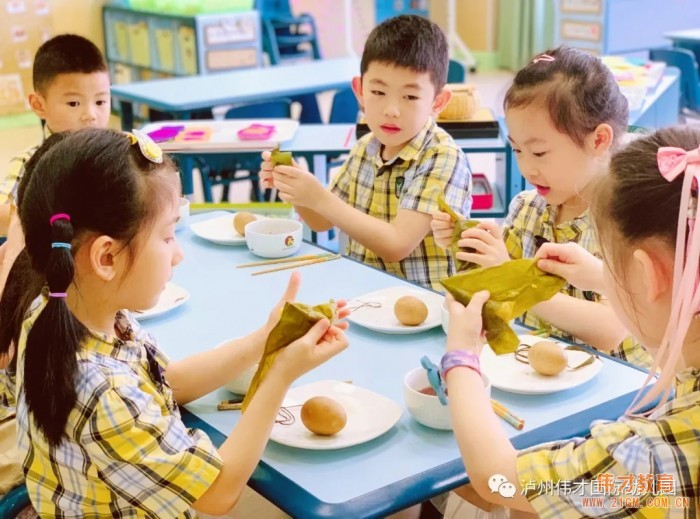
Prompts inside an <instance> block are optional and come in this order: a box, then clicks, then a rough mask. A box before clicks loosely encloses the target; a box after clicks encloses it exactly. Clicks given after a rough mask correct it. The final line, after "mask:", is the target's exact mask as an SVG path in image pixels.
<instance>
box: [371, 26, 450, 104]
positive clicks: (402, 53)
mask: <svg viewBox="0 0 700 519" xmlns="http://www.w3.org/2000/svg"><path fill="white" fill-rule="evenodd" d="M374 61H377V62H380V63H387V64H389V65H393V66H396V67H403V68H407V69H410V70H413V71H415V72H428V73H429V74H430V80H431V81H432V83H433V86H434V87H435V95H437V94H438V93H439V92H440V90H442V87H444V86H445V83H446V81H447V68H448V66H449V49H448V47H447V38H445V33H444V32H442V29H440V27H438V26H437V25H436V24H435V23H434V22H431V21H430V20H428V19H426V18H423V17H422V16H417V15H414V14H404V15H401V16H396V17H394V18H389V19H388V20H385V21H383V22H382V23H380V24H379V25H377V26H376V27H375V28H374V29H373V30H372V32H371V33H370V34H369V36H368V37H367V42H366V43H365V48H364V50H363V51H362V60H361V62H360V73H361V74H362V75H363V76H364V75H365V73H366V72H367V69H368V68H369V65H370V63H372V62H374Z"/></svg>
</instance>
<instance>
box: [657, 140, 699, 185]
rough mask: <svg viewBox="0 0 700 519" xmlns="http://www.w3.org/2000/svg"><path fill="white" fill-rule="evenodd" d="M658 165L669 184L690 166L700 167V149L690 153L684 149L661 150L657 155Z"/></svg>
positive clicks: (669, 148) (665, 148)
mask: <svg viewBox="0 0 700 519" xmlns="http://www.w3.org/2000/svg"><path fill="white" fill-rule="evenodd" d="M656 163H657V164H658V166H659V171H660V172H661V175H662V176H663V177H664V178H665V179H666V180H668V181H669V182H673V181H674V180H675V179H676V177H677V176H678V175H680V174H681V173H683V172H684V171H685V169H686V168H687V167H688V164H697V165H698V166H700V148H697V149H694V150H690V151H686V150H684V149H683V148H672V147H663V148H659V151H658V152H657V153H656Z"/></svg>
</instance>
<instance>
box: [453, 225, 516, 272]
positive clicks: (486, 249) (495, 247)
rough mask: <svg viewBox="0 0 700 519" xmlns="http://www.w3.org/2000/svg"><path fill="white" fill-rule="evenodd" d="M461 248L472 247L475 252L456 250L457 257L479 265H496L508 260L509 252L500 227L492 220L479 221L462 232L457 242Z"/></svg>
mask: <svg viewBox="0 0 700 519" xmlns="http://www.w3.org/2000/svg"><path fill="white" fill-rule="evenodd" d="M457 244H458V245H459V247H460V248H461V249H466V248H472V249H474V250H475V251H476V252H458V253H457V258H458V259H461V260H462V261H470V262H472V263H476V264H477V265H479V266H481V267H496V266H498V265H501V264H503V263H505V262H506V261H510V254H508V249H506V244H505V242H504V241H503V236H502V235H501V228H500V227H499V226H498V225H497V224H495V223H492V222H481V223H480V224H479V225H477V226H476V227H474V228H472V229H467V230H466V231H464V232H463V233H462V239H461V240H459V242H457Z"/></svg>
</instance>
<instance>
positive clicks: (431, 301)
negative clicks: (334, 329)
mask: <svg viewBox="0 0 700 519" xmlns="http://www.w3.org/2000/svg"><path fill="white" fill-rule="evenodd" d="M409 295H410V296H415V297H417V298H419V299H420V300H422V301H423V302H424V303H425V305H426V306H427V307H428V317H427V318H426V319H425V321H423V323H422V324H419V325H418V326H407V325H405V324H401V323H400V322H399V320H398V319H397V318H396V316H395V315H394V303H396V300H397V299H399V298H400V297H403V296H409ZM444 300H445V298H444V296H441V295H440V294H436V293H435V292H430V291H429V290H424V289H422V288H418V287H416V288H412V287H409V286H396V287H389V288H384V289H382V290H377V291H376V292H370V293H369V294H363V295H361V296H357V297H355V298H353V299H350V300H348V306H349V307H350V308H353V307H357V310H353V311H352V312H351V313H350V315H349V316H348V317H347V320H348V321H350V322H352V323H355V324H359V325H360V326H363V327H365V328H368V329H370V330H374V331H375V332H381V333H391V334H409V333H418V332H423V331H425V330H430V329H431V328H435V327H436V326H440V322H441V315H440V307H441V306H442V303H443V301H444ZM363 303H379V305H380V306H379V307H374V305H372V306H370V305H364V306H362V305H363Z"/></svg>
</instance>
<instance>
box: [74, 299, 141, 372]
mask: <svg viewBox="0 0 700 519" xmlns="http://www.w3.org/2000/svg"><path fill="white" fill-rule="evenodd" d="M114 331H115V335H112V334H107V333H102V332H97V331H95V330H91V329H88V333H89V334H90V335H92V336H93V337H94V338H95V339H97V340H96V341H88V342H87V343H86V344H89V345H90V349H91V350H92V351H94V352H95V353H98V354H100V355H105V356H108V357H112V358H114V359H117V360H121V361H124V362H138V361H139V360H140V359H141V348H140V346H139V342H138V340H137V339H138V337H137V330H135V329H134V323H133V322H132V320H131V319H129V317H128V316H127V314H126V312H124V311H121V310H120V311H119V312H117V315H116V319H115V324H114ZM142 339H143V338H142Z"/></svg>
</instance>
